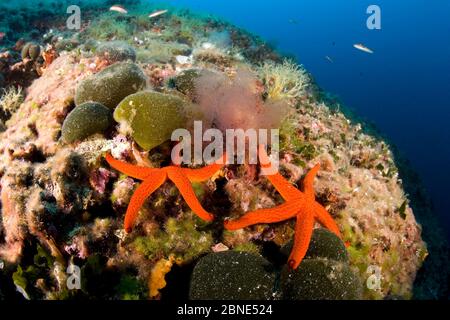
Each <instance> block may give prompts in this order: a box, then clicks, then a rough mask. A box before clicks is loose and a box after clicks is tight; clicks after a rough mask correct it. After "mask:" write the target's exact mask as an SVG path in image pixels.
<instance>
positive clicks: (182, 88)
mask: <svg viewBox="0 0 450 320" xmlns="http://www.w3.org/2000/svg"><path fill="white" fill-rule="evenodd" d="M207 74H213V72H212V71H209V70H206V69H201V70H200V69H189V70H185V71H183V72H181V73H180V74H179V75H178V76H176V77H175V78H173V79H172V83H173V86H174V87H175V89H177V90H178V91H179V92H181V93H182V94H184V95H186V96H187V97H189V98H190V99H191V100H194V99H195V96H196V90H195V85H196V80H197V79H198V78H200V77H201V76H203V75H207Z"/></svg>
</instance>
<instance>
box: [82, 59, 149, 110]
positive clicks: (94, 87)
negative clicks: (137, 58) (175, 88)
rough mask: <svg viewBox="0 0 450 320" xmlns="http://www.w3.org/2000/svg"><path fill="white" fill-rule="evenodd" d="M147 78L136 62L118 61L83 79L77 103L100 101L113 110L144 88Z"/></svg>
mask: <svg viewBox="0 0 450 320" xmlns="http://www.w3.org/2000/svg"><path fill="white" fill-rule="evenodd" d="M146 85H147V78H146V76H145V74H144V73H143V72H142V70H141V69H140V68H139V67H138V66H137V65H136V64H134V63H128V62H123V63H116V64H113V65H112V66H109V67H107V68H105V69H104V70H102V71H100V72H99V73H97V74H95V75H93V76H91V77H89V78H87V79H85V80H84V81H82V82H81V83H80V84H79V86H78V87H77V89H76V93H75V104H76V105H77V106H79V105H80V104H83V103H85V102H90V101H93V102H98V103H101V104H103V105H105V106H106V107H108V108H110V109H111V110H113V109H114V108H115V107H116V106H117V105H118V104H119V102H120V101H122V100H123V99H124V98H125V97H127V96H129V95H130V94H133V93H136V92H138V91H140V90H143V89H144V88H145V87H146Z"/></svg>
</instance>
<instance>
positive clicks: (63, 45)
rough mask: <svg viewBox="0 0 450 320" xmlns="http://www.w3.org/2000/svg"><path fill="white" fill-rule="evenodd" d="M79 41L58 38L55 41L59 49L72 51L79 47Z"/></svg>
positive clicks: (56, 47)
mask: <svg viewBox="0 0 450 320" xmlns="http://www.w3.org/2000/svg"><path fill="white" fill-rule="evenodd" d="M78 45H79V43H78V41H77V40H75V39H57V40H56V42H55V49H56V50H57V51H59V52H60V51H71V50H73V49H75V48H76V47H78Z"/></svg>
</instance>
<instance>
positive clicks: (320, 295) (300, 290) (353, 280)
mask: <svg viewBox="0 0 450 320" xmlns="http://www.w3.org/2000/svg"><path fill="white" fill-rule="evenodd" d="M281 289H282V292H283V299H285V300H358V299H361V298H362V286H361V282H360V279H359V278H358V277H357V276H356V274H355V273H354V272H353V271H352V270H351V269H350V267H349V266H348V264H346V263H343V262H339V261H333V260H328V259H305V260H303V261H302V263H301V264H300V266H299V267H298V268H297V269H296V270H294V271H290V270H289V269H288V267H284V269H283V271H282V275H281Z"/></svg>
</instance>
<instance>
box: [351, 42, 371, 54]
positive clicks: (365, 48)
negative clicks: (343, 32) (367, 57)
mask: <svg viewBox="0 0 450 320" xmlns="http://www.w3.org/2000/svg"><path fill="white" fill-rule="evenodd" d="M353 47H355V48H356V49H358V50H361V51H364V52H367V53H373V51H372V50H370V49H369V48H367V47H366V46H365V45H363V44H361V43H357V44H354V45H353Z"/></svg>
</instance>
